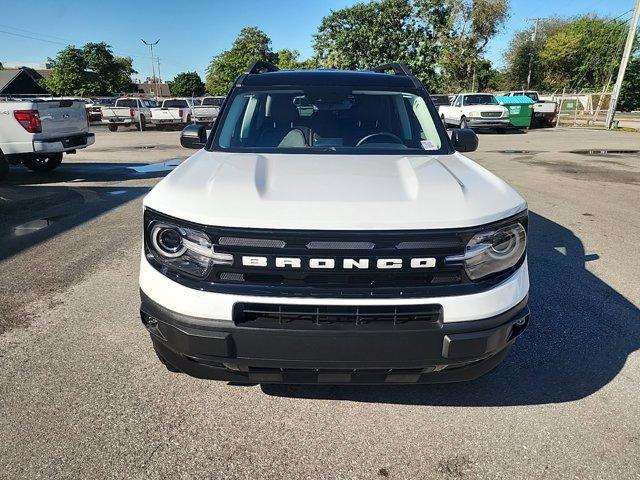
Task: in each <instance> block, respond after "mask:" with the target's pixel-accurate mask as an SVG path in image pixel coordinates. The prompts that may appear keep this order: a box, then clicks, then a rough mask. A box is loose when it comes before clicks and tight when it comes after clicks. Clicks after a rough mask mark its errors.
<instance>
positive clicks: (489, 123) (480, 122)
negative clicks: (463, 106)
mask: <svg viewBox="0 0 640 480" xmlns="http://www.w3.org/2000/svg"><path fill="white" fill-rule="evenodd" d="M467 125H468V126H469V127H470V128H507V127H509V126H510V125H511V124H510V122H509V119H508V118H467Z"/></svg>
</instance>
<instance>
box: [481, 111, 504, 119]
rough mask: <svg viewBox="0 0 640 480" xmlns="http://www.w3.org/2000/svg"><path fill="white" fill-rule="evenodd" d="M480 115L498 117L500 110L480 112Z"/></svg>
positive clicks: (500, 113)
mask: <svg viewBox="0 0 640 480" xmlns="http://www.w3.org/2000/svg"><path fill="white" fill-rule="evenodd" d="M480 116H481V117H484V118H500V117H501V116H502V112H480Z"/></svg>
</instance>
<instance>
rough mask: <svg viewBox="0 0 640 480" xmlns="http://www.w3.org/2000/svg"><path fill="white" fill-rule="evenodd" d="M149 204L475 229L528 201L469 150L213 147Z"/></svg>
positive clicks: (244, 222)
mask: <svg viewBox="0 0 640 480" xmlns="http://www.w3.org/2000/svg"><path fill="white" fill-rule="evenodd" d="M144 205H145V206H146V207H149V208H152V209H154V210H157V211H159V212H161V213H164V214H167V215H170V216H173V217H176V218H180V219H183V220H188V221H191V222H195V223H200V224H204V225H212V226H225V227H246V228H272V229H303V230H412V229H433V228H456V227H467V226H476V225H481V224H484V223H489V222H492V221H496V220H501V219H503V218H505V217H508V216H510V215H513V214H515V213H517V212H519V211H521V210H523V209H525V208H526V203H525V201H524V200H523V199H522V197H520V195H518V194H517V193H516V192H515V191H514V190H513V189H512V188H511V187H510V186H509V185H507V184H506V183H505V182H503V181H502V180H500V179H499V178H498V177H496V176H495V175H493V174H492V173H490V172H489V171H488V170H486V169H484V168H482V167H481V166H479V165H478V164H476V163H475V162H473V161H471V160H469V159H468V158H466V157H464V156H463V155H460V154H459V153H455V154H453V155H424V156H413V155H412V156H402V155H326V154H320V155H307V154H293V155H291V154H288V155H285V154H248V153H223V152H207V151H204V150H200V151H199V152H197V153H196V154H195V155H193V156H192V157H191V158H189V159H188V160H186V161H185V162H183V163H182V164H181V165H180V166H179V167H178V168H176V169H175V170H174V171H173V172H171V173H170V174H169V175H168V176H167V177H166V178H164V179H163V180H162V181H161V182H160V183H159V184H158V185H157V186H156V187H155V188H154V189H153V190H152V191H151V192H150V193H149V194H148V195H147V196H146V197H145V200H144Z"/></svg>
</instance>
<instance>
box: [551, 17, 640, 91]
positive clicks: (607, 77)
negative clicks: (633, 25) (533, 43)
mask: <svg viewBox="0 0 640 480" xmlns="http://www.w3.org/2000/svg"><path fill="white" fill-rule="evenodd" d="M626 32H627V23H626V22H625V21H623V20H617V19H608V18H601V17H596V16H582V17H579V18H577V19H575V20H573V21H571V22H568V23H567V24H565V25H564V26H562V28H560V29H559V30H558V31H557V32H556V33H555V34H554V35H552V36H550V37H549V38H548V39H547V40H546V42H545V44H544V46H543V48H542V50H541V51H540V61H541V70H542V71H543V72H544V75H543V78H542V83H543V85H544V86H545V87H546V88H547V89H561V88H563V87H566V88H568V89H569V90H580V89H601V88H602V87H604V86H605V85H606V84H607V83H609V84H612V82H614V81H615V75H616V73H617V67H618V61H619V58H620V55H621V53H622V49H623V46H624V40H625V37H626ZM636 43H638V42H636ZM636 48H637V47H636Z"/></svg>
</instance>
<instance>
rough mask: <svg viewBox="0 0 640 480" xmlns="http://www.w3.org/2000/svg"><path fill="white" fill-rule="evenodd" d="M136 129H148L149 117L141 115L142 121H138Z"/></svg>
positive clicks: (142, 130)
mask: <svg viewBox="0 0 640 480" xmlns="http://www.w3.org/2000/svg"><path fill="white" fill-rule="evenodd" d="M136 129H138V130H140V131H141V132H144V131H145V130H146V129H147V119H146V118H144V115H140V121H138V122H136Z"/></svg>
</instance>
